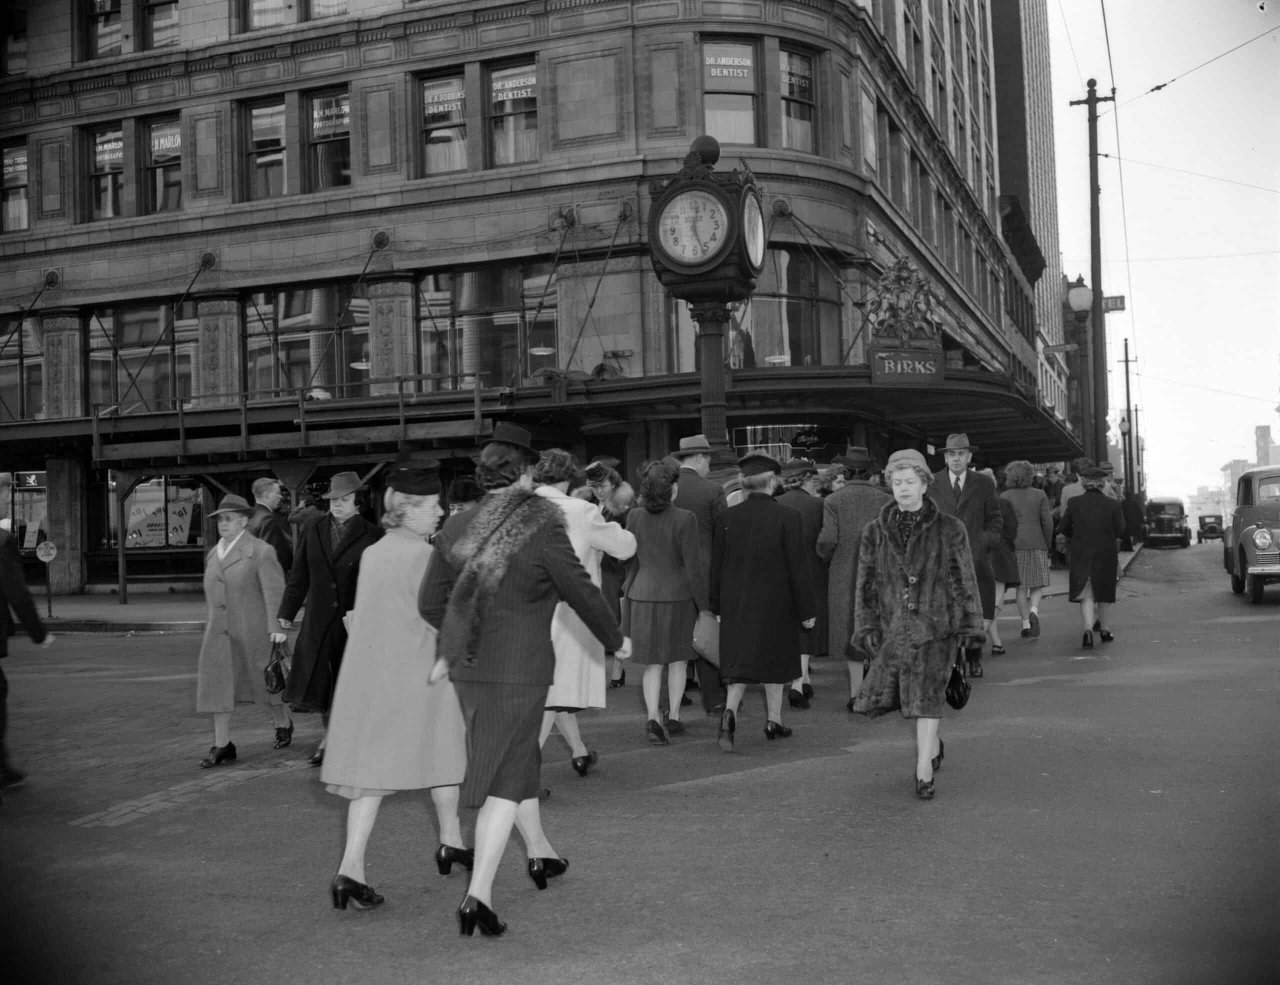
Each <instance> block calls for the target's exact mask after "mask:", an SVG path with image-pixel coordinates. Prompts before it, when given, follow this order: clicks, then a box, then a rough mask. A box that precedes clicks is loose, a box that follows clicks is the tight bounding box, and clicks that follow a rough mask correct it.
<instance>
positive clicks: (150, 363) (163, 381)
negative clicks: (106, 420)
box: [88, 301, 199, 415]
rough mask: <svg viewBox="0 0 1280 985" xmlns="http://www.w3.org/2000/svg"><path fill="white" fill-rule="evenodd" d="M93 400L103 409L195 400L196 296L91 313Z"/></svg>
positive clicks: (129, 410) (121, 410) (123, 410)
mask: <svg viewBox="0 0 1280 985" xmlns="http://www.w3.org/2000/svg"><path fill="white" fill-rule="evenodd" d="M88 322H89V323H88V336H89V401H90V404H91V405H92V407H93V408H94V410H95V412H96V413H99V414H113V415H114V414H139V413H155V412H160V411H171V410H173V409H174V408H175V407H176V406H177V405H178V402H179V401H182V402H183V404H184V406H185V405H186V404H187V402H189V401H190V400H191V375H192V365H193V363H194V360H195V350H196V344H197V338H198V334H199V321H198V320H197V318H196V310H195V304H194V302H190V301H188V302H186V303H184V304H183V306H182V308H181V310H179V311H177V312H175V311H174V308H173V305H172V304H169V303H168V302H163V301H157V302H154V303H151V304H139V305H130V306H129V307H122V308H100V309H98V310H96V311H93V312H91V313H90V315H89V319H88Z"/></svg>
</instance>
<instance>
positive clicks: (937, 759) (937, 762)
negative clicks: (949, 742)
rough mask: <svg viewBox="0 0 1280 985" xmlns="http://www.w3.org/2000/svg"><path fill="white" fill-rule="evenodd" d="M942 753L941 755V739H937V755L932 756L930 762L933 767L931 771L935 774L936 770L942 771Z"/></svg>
mask: <svg viewBox="0 0 1280 985" xmlns="http://www.w3.org/2000/svg"><path fill="white" fill-rule="evenodd" d="M942 753H943V745H942V740H941V739H939V740H938V755H936V756H934V757H933V759H932V760H931V761H930V762H931V763H932V765H933V771H934V772H935V773H936V772H938V770H940V769H942Z"/></svg>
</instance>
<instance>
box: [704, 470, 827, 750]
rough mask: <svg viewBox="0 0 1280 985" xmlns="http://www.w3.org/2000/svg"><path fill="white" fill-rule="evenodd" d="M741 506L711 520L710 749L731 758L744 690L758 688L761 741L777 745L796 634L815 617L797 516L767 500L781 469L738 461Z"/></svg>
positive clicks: (795, 666) (794, 668)
mask: <svg viewBox="0 0 1280 985" xmlns="http://www.w3.org/2000/svg"><path fill="white" fill-rule="evenodd" d="M738 464H739V467H740V468H741V470H742V488H743V490H744V491H745V492H746V494H747V495H746V498H745V499H744V500H743V501H742V502H741V503H739V504H738V505H737V506H731V507H730V508H729V509H727V510H725V512H724V513H723V514H721V516H720V517H719V519H717V520H716V525H715V531H714V532H713V535H712V544H711V611H712V612H714V613H715V614H716V615H717V616H719V617H720V673H721V675H722V677H723V678H724V681H725V683H726V684H727V685H728V688H727V691H726V694H725V709H724V713H723V714H722V715H721V716H720V735H719V738H718V742H719V744H720V748H721V749H723V750H724V751H725V752H733V746H734V732H735V730H736V727H737V712H738V707H739V706H740V705H741V704H742V696H743V695H744V694H745V693H746V690H747V685H748V684H763V685H764V695H765V704H766V708H767V709H768V715H769V720H768V723H767V724H766V725H765V729H764V734H765V737H766V738H767V739H770V740H772V739H777V738H781V739H785V738H786V737H787V736H789V735H791V729H789V728H785V727H784V726H783V725H782V691H783V688H784V687H786V685H788V684H789V683H790V682H791V681H793V680H795V679H796V677H797V676H799V671H800V632H801V630H802V629H812V628H813V625H814V622H815V621H816V617H817V614H818V609H817V606H816V605H815V604H814V598H813V584H812V582H811V581H810V578H809V565H808V560H807V558H806V557H805V554H804V545H803V542H802V536H801V532H800V515H799V514H798V513H797V512H796V511H795V510H789V509H787V508H786V507H785V506H783V505H782V504H780V503H779V502H778V501H777V500H776V499H774V498H773V495H772V493H773V490H774V487H775V486H776V484H777V481H778V473H779V472H780V471H781V470H782V466H781V465H780V464H779V463H778V462H777V461H776V460H775V459H773V458H771V457H770V456H768V455H763V454H760V453H753V454H750V455H747V456H745V457H744V458H742V459H741V460H740V461H739V463H738Z"/></svg>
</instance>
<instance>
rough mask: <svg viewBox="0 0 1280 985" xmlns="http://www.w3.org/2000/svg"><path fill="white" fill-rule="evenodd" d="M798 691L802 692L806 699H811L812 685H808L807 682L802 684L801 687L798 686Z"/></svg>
mask: <svg viewBox="0 0 1280 985" xmlns="http://www.w3.org/2000/svg"><path fill="white" fill-rule="evenodd" d="M800 690H801V691H802V692H804V696H805V697H806V698H812V697H813V685H812V684H809V683H808V682H806V683H804V684H802V685H801V686H800Z"/></svg>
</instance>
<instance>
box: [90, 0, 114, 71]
mask: <svg viewBox="0 0 1280 985" xmlns="http://www.w3.org/2000/svg"><path fill="white" fill-rule="evenodd" d="M83 10H84V42H85V50H84V55H85V57H86V58H107V57H109V56H111V55H118V54H120V53H121V51H123V50H124V48H123V45H124V25H123V23H122V22H121V20H120V0H85V3H84V7H83Z"/></svg>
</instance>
